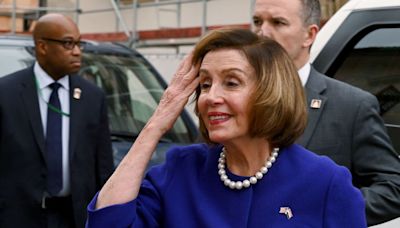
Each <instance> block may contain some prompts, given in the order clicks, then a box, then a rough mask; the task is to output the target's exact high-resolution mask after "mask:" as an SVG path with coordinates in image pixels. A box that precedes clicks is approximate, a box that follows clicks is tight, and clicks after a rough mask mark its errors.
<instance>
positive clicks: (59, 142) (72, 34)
mask: <svg viewBox="0 0 400 228" xmlns="http://www.w3.org/2000/svg"><path fill="white" fill-rule="evenodd" d="M33 38H34V42H35V51H36V60H37V61H36V62H35V63H34V65H33V66H31V67H28V68H26V69H23V70H21V71H18V72H15V73H12V74H10V75H8V76H5V77H3V78H1V79H0V227H2V228H8V227H10V228H11V227H13V228H14V227H49V228H51V227H84V223H85V219H86V206H87V204H88V203H89V201H90V199H91V198H92V197H93V195H94V194H95V193H96V191H98V190H99V189H100V187H101V186H102V185H103V183H104V182H105V181H106V179H107V178H108V177H109V175H110V174H111V172H112V170H113V163H112V161H113V159H112V152H111V142H110V133H109V129H108V119H107V113H106V103H105V96H104V94H103V92H102V91H101V89H99V88H97V87H96V86H94V85H92V84H91V83H89V82H87V81H85V80H84V79H83V78H82V77H80V76H77V75H75V74H76V73H77V72H78V71H79V69H80V66H81V54H82V47H83V45H82V43H81V42H80V39H81V37H80V33H79V29H78V27H77V26H76V24H75V23H74V22H73V21H72V20H71V19H70V18H68V17H65V16H63V15H61V14H47V15H45V16H43V17H41V18H40V19H39V20H38V22H37V24H36V27H35V29H34V32H33Z"/></svg>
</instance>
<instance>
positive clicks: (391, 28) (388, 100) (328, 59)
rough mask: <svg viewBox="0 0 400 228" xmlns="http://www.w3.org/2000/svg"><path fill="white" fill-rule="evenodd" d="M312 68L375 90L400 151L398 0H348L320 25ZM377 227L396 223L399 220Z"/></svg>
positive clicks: (399, 33)
mask: <svg viewBox="0 0 400 228" xmlns="http://www.w3.org/2000/svg"><path fill="white" fill-rule="evenodd" d="M311 62H312V64H313V65H314V67H315V68H316V69H317V70H318V71H320V72H322V73H324V74H326V75H328V76H331V77H333V78H336V79H338V80H341V81H344V82H347V83H349V84H352V85H354V86H357V87H360V88H362V89H364V90H366V91H369V92H370V93H372V94H374V95H375V96H376V97H377V99H378V101H379V103H380V108H381V115H382V117H383V119H384V121H385V124H386V126H387V129H388V133H389V135H390V137H391V139H392V142H393V146H394V147H395V149H396V150H397V152H400V0H350V1H349V2H348V3H346V4H345V5H344V6H343V7H342V8H341V9H340V10H339V11H338V12H337V13H336V14H335V15H334V16H333V17H332V18H331V19H330V20H329V21H328V22H327V23H326V24H325V25H324V26H323V27H322V29H321V31H320V32H319V33H318V35H317V39H316V41H315V42H314V44H313V46H312V48H311ZM375 227H376V228H377V227H380V228H383V227H385V228H395V227H396V228H398V227H400V218H398V219H397V220H393V221H391V222H388V223H385V224H383V225H379V226H375Z"/></svg>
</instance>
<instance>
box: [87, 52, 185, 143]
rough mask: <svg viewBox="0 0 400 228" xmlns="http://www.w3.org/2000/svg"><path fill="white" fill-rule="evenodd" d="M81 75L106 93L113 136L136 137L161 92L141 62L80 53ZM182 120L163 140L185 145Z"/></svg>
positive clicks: (140, 60) (141, 60)
mask: <svg viewBox="0 0 400 228" xmlns="http://www.w3.org/2000/svg"><path fill="white" fill-rule="evenodd" d="M83 65H84V66H85V67H83V68H82V69H81V75H82V76H83V77H84V78H86V79H87V80H89V81H91V82H92V83H94V84H96V85H98V86H99V87H101V88H103V90H104V91H105V93H106V98H107V104H108V113H109V120H110V127H111V130H112V131H113V132H114V133H119V134H122V135H124V134H127V135H133V136H135V135H138V134H139V132H140V130H141V129H142V128H143V127H144V125H145V124H146V122H147V120H148V119H149V118H150V116H151V115H152V114H153V112H154V110H155V108H156V107H157V105H158V101H159V100H160V98H161V95H162V93H163V91H164V88H163V87H162V86H161V84H160V82H159V81H158V80H157V78H156V77H154V73H153V72H152V71H151V70H150V69H149V68H148V65H147V64H146V63H145V62H144V60H143V59H141V58H131V57H123V56H114V55H99V54H96V53H84V55H83ZM190 137H191V135H190V133H189V130H188V128H187V127H186V126H185V124H184V121H183V120H182V117H179V118H178V120H177V121H176V123H175V125H174V127H173V128H172V129H171V130H170V131H169V132H168V133H167V134H165V136H164V138H163V140H164V141H167V142H174V143H189V142H191V141H192V139H191V138H190Z"/></svg>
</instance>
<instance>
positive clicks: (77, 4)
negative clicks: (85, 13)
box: [75, 0, 81, 24]
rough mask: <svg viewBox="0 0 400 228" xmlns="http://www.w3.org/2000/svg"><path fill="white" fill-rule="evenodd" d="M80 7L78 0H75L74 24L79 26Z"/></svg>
mask: <svg viewBox="0 0 400 228" xmlns="http://www.w3.org/2000/svg"><path fill="white" fill-rule="evenodd" d="M80 6H81V2H80V0H76V12H75V23H76V24H79V14H80V12H81V10H80Z"/></svg>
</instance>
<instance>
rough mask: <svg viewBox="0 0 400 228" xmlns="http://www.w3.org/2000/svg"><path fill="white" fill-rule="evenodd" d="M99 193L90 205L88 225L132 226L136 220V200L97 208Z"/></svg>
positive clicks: (99, 227)
mask: <svg viewBox="0 0 400 228" xmlns="http://www.w3.org/2000/svg"><path fill="white" fill-rule="evenodd" d="M98 194H99V193H97V194H96V195H95V197H94V198H93V200H92V201H91V202H90V203H89V205H88V219H87V221H86V227H87V228H89V227H96V228H103V227H104V228H108V227H130V226H131V225H132V224H133V221H134V220H135V213H134V212H135V211H136V203H135V200H132V201H130V202H127V203H124V204H117V205H112V206H109V207H105V208H102V209H98V210H96V203H97V197H98Z"/></svg>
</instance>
